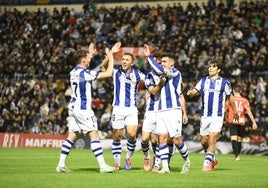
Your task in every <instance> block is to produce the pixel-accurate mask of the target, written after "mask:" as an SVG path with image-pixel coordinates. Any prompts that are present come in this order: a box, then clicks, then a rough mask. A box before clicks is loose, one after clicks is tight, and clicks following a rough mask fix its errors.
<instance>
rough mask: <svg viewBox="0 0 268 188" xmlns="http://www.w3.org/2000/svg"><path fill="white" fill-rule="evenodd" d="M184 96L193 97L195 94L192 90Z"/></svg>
mask: <svg viewBox="0 0 268 188" xmlns="http://www.w3.org/2000/svg"><path fill="white" fill-rule="evenodd" d="M186 94H187V95H188V96H193V95H194V94H195V91H194V90H193V89H189V90H188V91H187V93H186Z"/></svg>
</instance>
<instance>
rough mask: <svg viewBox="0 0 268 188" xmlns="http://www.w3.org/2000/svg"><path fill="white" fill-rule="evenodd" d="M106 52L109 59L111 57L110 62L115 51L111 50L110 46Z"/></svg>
mask: <svg viewBox="0 0 268 188" xmlns="http://www.w3.org/2000/svg"><path fill="white" fill-rule="evenodd" d="M105 54H106V56H107V57H108V59H109V62H110V61H113V57H114V56H113V52H112V50H109V48H105Z"/></svg>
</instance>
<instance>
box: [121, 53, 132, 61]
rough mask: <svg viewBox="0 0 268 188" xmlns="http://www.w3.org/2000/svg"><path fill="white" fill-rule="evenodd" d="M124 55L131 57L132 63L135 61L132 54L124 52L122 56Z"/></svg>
mask: <svg viewBox="0 0 268 188" xmlns="http://www.w3.org/2000/svg"><path fill="white" fill-rule="evenodd" d="M124 55H129V56H130V57H131V59H132V61H134V60H135V59H134V55H133V54H132V53H130V52H125V53H124V54H123V56H124Z"/></svg>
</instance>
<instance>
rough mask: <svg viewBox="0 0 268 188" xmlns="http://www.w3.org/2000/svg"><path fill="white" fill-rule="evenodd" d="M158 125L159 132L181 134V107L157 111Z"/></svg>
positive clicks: (173, 134) (171, 135)
mask: <svg viewBox="0 0 268 188" xmlns="http://www.w3.org/2000/svg"><path fill="white" fill-rule="evenodd" d="M156 127H157V128H156V129H157V133H158V134H166V133H168V134H169V136H170V137H175V136H181V131H182V111H181V109H171V110H165V111H159V112H158V113H157V126H156Z"/></svg>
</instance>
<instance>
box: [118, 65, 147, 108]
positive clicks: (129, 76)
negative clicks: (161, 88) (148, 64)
mask: <svg viewBox="0 0 268 188" xmlns="http://www.w3.org/2000/svg"><path fill="white" fill-rule="evenodd" d="M113 80H114V98H113V106H120V107H137V93H138V85H139V83H140V82H141V81H145V74H144V73H142V72H141V71H140V70H139V69H136V68H131V72H130V73H125V72H124V70H123V69H122V68H119V69H114V71H113Z"/></svg>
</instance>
